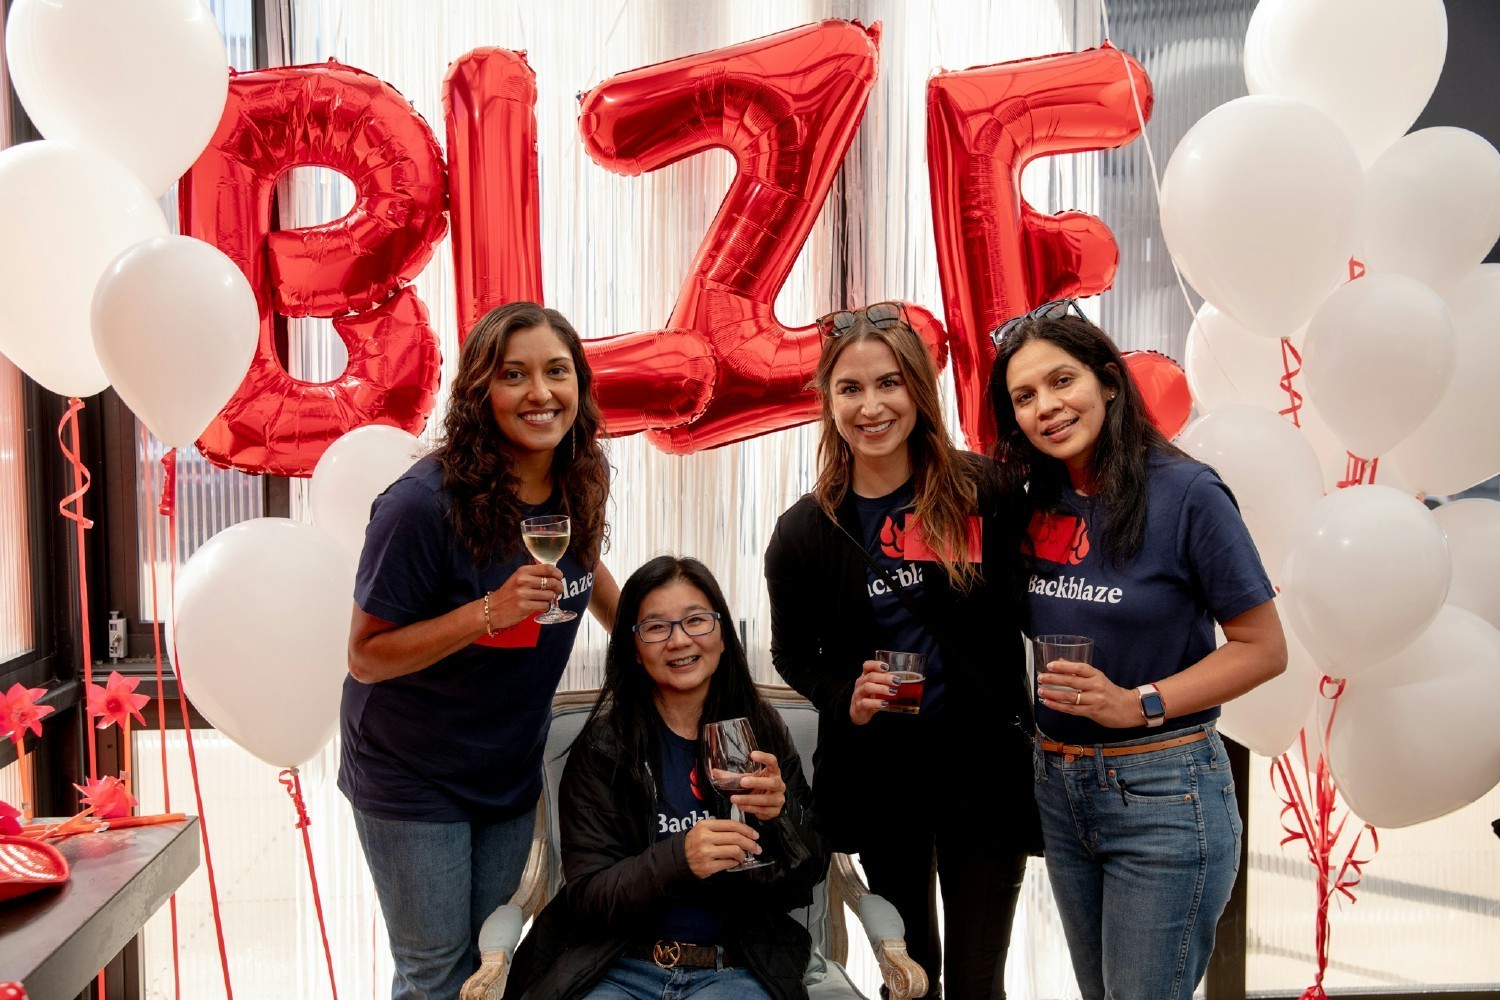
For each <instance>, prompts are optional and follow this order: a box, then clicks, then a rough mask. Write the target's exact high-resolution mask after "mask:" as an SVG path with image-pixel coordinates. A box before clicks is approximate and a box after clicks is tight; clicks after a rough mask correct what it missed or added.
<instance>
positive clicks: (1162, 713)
mask: <svg viewBox="0 0 1500 1000" xmlns="http://www.w3.org/2000/svg"><path fill="white" fill-rule="evenodd" d="M1135 693H1136V694H1138V695H1140V696H1141V714H1142V715H1144V716H1145V717H1146V725H1147V726H1148V727H1151V728H1154V727H1156V726H1159V725H1161V724H1162V723H1163V722H1166V721H1167V703H1166V702H1164V701H1162V699H1161V692H1160V691H1158V690H1156V685H1155V684H1142V685H1141V686H1140V687H1138V688H1136V689H1135Z"/></svg>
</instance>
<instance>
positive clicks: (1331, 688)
mask: <svg viewBox="0 0 1500 1000" xmlns="http://www.w3.org/2000/svg"><path fill="white" fill-rule="evenodd" d="M1344 686H1345V681H1344V680H1343V679H1339V678H1332V677H1323V678H1322V679H1321V680H1320V681H1319V684H1318V690H1319V693H1320V694H1321V695H1322V696H1323V697H1325V698H1328V699H1329V700H1330V701H1332V702H1333V705H1332V707H1331V708H1330V710H1329V713H1328V721H1327V722H1326V723H1325V724H1324V730H1323V746H1325V747H1326V746H1327V745H1328V741H1329V738H1330V737H1331V735H1332V732H1333V720H1334V717H1335V716H1336V714H1337V713H1338V699H1339V696H1340V695H1342V694H1343V692H1344ZM1298 739H1299V741H1300V747H1301V750H1302V760H1303V776H1304V778H1305V781H1306V785H1305V787H1306V792H1304V785H1303V783H1302V782H1299V781H1298V780H1297V774H1296V771H1295V769H1294V768H1293V767H1292V764H1291V759H1290V755H1288V754H1282V755H1281V756H1279V757H1277V758H1275V759H1274V760H1273V761H1272V762H1271V787H1272V788H1273V789H1274V790H1275V792H1276V794H1277V795H1278V796H1279V797H1280V798H1281V801H1282V808H1281V825H1282V829H1283V830H1284V831H1285V832H1286V834H1287V836H1285V837H1283V838H1282V840H1281V843H1282V845H1283V846H1285V845H1286V844H1289V843H1292V842H1293V841H1296V840H1301V841H1304V842H1305V843H1306V845H1307V859H1308V861H1309V863H1311V864H1312V866H1313V871H1314V873H1315V876H1316V883H1317V886H1316V891H1317V899H1318V906H1317V914H1316V917H1315V921H1314V939H1315V946H1316V956H1317V969H1316V973H1315V976H1314V979H1313V984H1312V985H1311V986H1309V987H1308V988H1307V989H1306V990H1304V991H1303V992H1302V995H1301V1000H1327V996H1328V994H1327V991H1326V990H1325V989H1324V987H1323V979H1324V976H1325V975H1326V974H1327V971H1328V946H1329V939H1330V936H1331V928H1330V926H1329V922H1328V904H1329V902H1330V901H1331V900H1332V899H1333V896H1334V894H1335V893H1338V894H1339V895H1342V896H1343V897H1344V898H1346V899H1348V900H1349V901H1350V902H1351V903H1352V902H1355V901H1356V899H1355V895H1354V889H1355V887H1357V886H1358V885H1359V883H1360V881H1361V880H1362V879H1363V877H1364V866H1365V865H1367V864H1369V863H1370V861H1371V860H1373V859H1374V856H1375V853H1376V852H1378V851H1379V850H1380V835H1379V833H1378V832H1377V831H1376V830H1375V828H1374V827H1372V826H1370V825H1369V824H1368V823H1365V824H1363V825H1362V827H1361V829H1360V831H1359V832H1358V833H1357V834H1355V835H1354V840H1353V841H1352V842H1351V843H1350V845H1349V848H1348V850H1347V851H1346V852H1345V854H1344V860H1343V862H1342V863H1340V864H1339V865H1338V866H1337V868H1335V866H1334V864H1333V860H1332V858H1333V852H1334V848H1335V847H1336V846H1337V845H1338V843H1339V841H1340V839H1341V838H1342V837H1343V834H1344V829H1345V827H1346V825H1347V824H1348V821H1349V820H1350V819H1351V818H1352V817H1353V815H1354V814H1353V813H1351V812H1349V811H1348V810H1347V809H1345V810H1344V812H1343V814H1342V815H1339V814H1338V811H1339V801H1338V789H1337V787H1336V786H1335V785H1334V781H1333V772H1332V770H1331V769H1330V768H1329V766H1328V758H1327V755H1326V754H1324V753H1322V752H1319V754H1318V756H1317V759H1316V762H1315V763H1310V762H1309V755H1308V752H1307V731H1306V729H1304V730H1303V731H1302V732H1301V733H1299V734H1298ZM1288 814H1291V817H1292V819H1293V820H1295V825H1293V823H1291V822H1288V818H1287V817H1288ZM1366 834H1368V835H1369V839H1370V846H1369V854H1368V855H1367V856H1361V855H1360V845H1361V844H1362V843H1364V840H1365V836H1366Z"/></svg>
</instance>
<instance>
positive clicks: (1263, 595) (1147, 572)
mask: <svg viewBox="0 0 1500 1000" xmlns="http://www.w3.org/2000/svg"><path fill="white" fill-rule="evenodd" d="M1106 523H1107V520H1106V515H1105V511H1104V508H1103V506H1102V504H1099V503H1098V502H1097V498H1095V497H1089V496H1080V495H1079V494H1078V493H1077V492H1075V491H1074V490H1073V489H1072V488H1070V487H1065V488H1064V490H1063V496H1062V501H1061V504H1060V506H1059V509H1058V510H1057V511H1055V512H1052V513H1046V514H1041V513H1039V514H1037V515H1035V516H1034V517H1033V518H1032V521H1031V525H1030V535H1031V541H1032V545H1033V548H1034V550H1035V553H1036V567H1035V570H1034V572H1033V573H1032V576H1031V580H1030V583H1029V584H1028V587H1027V590H1028V594H1027V601H1028V604H1029V607H1030V611H1031V626H1032V633H1031V634H1032V635H1053V634H1070V635H1084V636H1088V637H1090V638H1092V639H1093V640H1094V666H1095V667H1098V668H1099V670H1101V671H1102V672H1103V673H1104V674H1105V676H1107V677H1108V678H1109V679H1110V680H1111V681H1113V682H1114V683H1116V684H1118V685H1119V686H1120V687H1123V688H1136V687H1139V686H1140V685H1142V684H1152V683H1155V682H1156V681H1159V680H1161V679H1162V678H1164V677H1170V676H1172V675H1173V674H1176V673H1179V672H1180V671H1183V670H1185V669H1187V668H1188V667H1190V666H1192V665H1193V664H1195V663H1197V662H1198V661H1199V660H1201V659H1203V658H1204V657H1205V656H1207V655H1208V654H1209V653H1211V652H1213V650H1214V648H1215V644H1214V622H1216V621H1219V622H1224V621H1228V620H1229V619H1231V618H1234V617H1235V616H1236V615H1239V614H1242V613H1243V612H1246V611H1249V610H1250V609H1251V608H1254V607H1257V606H1259V605H1261V604H1264V603H1265V602H1266V601H1269V600H1271V598H1273V597H1274V596H1275V595H1276V592H1275V590H1274V589H1273V588H1272V587H1271V581H1270V580H1269V579H1268V578H1267V577H1266V571H1265V569H1264V568H1263V567H1262V565H1261V561H1260V555H1259V553H1257V552H1256V550H1255V543H1254V542H1252V541H1251V540H1250V532H1249V531H1248V530H1247V529H1246V528H1245V522H1244V520H1243V519H1242V518H1241V517H1240V512H1239V508H1238V506H1236V504H1235V501H1234V496H1233V494H1231V493H1230V492H1229V487H1227V486H1225V485H1224V483H1223V481H1221V480H1220V479H1219V477H1218V476H1217V475H1215V474H1214V471H1213V470H1212V469H1210V468H1209V467H1208V466H1206V465H1203V464H1201V463H1199V462H1194V461H1192V460H1190V459H1185V458H1180V457H1177V456H1174V455H1164V454H1161V453H1160V452H1155V451H1153V452H1152V453H1151V455H1150V457H1149V460H1148V467H1147V478H1146V526H1145V532H1144V535H1143V538H1142V541H1141V548H1140V551H1139V552H1137V553H1136V555H1135V556H1134V557H1132V558H1131V559H1129V560H1127V561H1126V562H1125V564H1124V565H1123V566H1117V565H1115V564H1114V563H1113V562H1111V561H1110V560H1109V558H1108V557H1107V556H1106V555H1105V554H1104V552H1103V551H1102V549H1101V544H1100V543H1101V539H1102V538H1103V535H1104V528H1105V525H1106ZM1043 666H1044V665H1043V664H1037V665H1036V667H1037V670H1038V671H1040V670H1041V668H1042V667H1043ZM1170 710H1171V706H1170V705H1169V706H1168V711H1170ZM1036 715H1037V719H1036V721H1037V728H1038V729H1040V730H1041V731H1042V732H1043V733H1044V734H1046V735H1047V736H1049V737H1051V738H1053V739H1057V740H1062V741H1064V742H1067V743H1083V744H1091V743H1114V742H1119V741H1121V740H1132V739H1136V738H1138V737H1141V736H1147V735H1152V734H1157V733H1161V732H1163V729H1161V728H1158V729H1148V728H1146V727H1145V726H1144V725H1142V726H1140V727H1137V728H1132V729H1108V728H1106V727H1104V726H1101V725H1099V724H1098V723H1096V722H1094V721H1092V720H1090V719H1083V718H1079V717H1077V716H1072V715H1065V714H1063V713H1061V712H1054V711H1052V710H1050V709H1048V708H1045V707H1043V706H1042V704H1041V702H1040V701H1038V702H1037V703H1036ZM1218 715H1219V709H1218V708H1217V707H1215V708H1210V709H1207V710H1205V711H1202V712H1197V713H1194V714H1192V715H1185V716H1174V717H1173V718H1170V719H1168V720H1167V722H1166V726H1165V728H1166V729H1167V730H1172V729H1184V728H1188V727H1190V726H1195V725H1200V724H1202V723H1204V722H1208V721H1210V720H1212V719H1216V718H1218Z"/></svg>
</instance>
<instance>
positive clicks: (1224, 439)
mask: <svg viewBox="0 0 1500 1000" xmlns="http://www.w3.org/2000/svg"><path fill="white" fill-rule="evenodd" d="M1177 445H1178V446H1179V447H1181V448H1182V450H1183V451H1186V452H1187V453H1188V454H1189V455H1192V456H1193V457H1194V458H1196V459H1198V461H1200V462H1206V463H1208V464H1209V465H1211V466H1213V467H1214V469H1215V470H1216V471H1217V472H1218V473H1219V478H1221V479H1223V480H1224V482H1225V483H1227V484H1228V485H1229V488H1230V489H1231V490H1233V491H1234V495H1235V499H1236V500H1238V501H1239V505H1240V513H1241V514H1242V515H1243V516H1244V518H1245V526H1246V527H1248V528H1249V529H1250V536H1251V537H1252V538H1253V539H1255V547H1256V548H1257V549H1258V550H1259V551H1260V557H1261V561H1262V562H1263V563H1264V564H1265V566H1266V571H1267V575H1269V576H1270V577H1271V580H1272V582H1275V581H1276V580H1277V578H1278V576H1279V575H1280V573H1281V562H1282V560H1283V559H1284V558H1285V556H1286V548H1287V542H1288V540H1289V539H1290V537H1291V534H1292V530H1293V528H1295V526H1296V525H1297V522H1298V520H1299V519H1300V518H1301V516H1302V514H1303V512H1305V511H1306V510H1307V509H1308V508H1309V507H1311V506H1312V505H1313V504H1315V503H1317V502H1318V500H1320V499H1321V498H1322V496H1323V473H1322V470H1321V469H1320V468H1319V467H1318V456H1317V455H1315V454H1313V450H1312V446H1311V445H1310V444H1308V443H1307V439H1306V437H1305V436H1303V434H1302V432H1301V431H1299V430H1298V429H1297V428H1296V427H1293V426H1292V424H1291V422H1290V421H1288V420H1287V419H1286V418H1285V417H1281V416H1278V415H1277V414H1275V413H1272V412H1271V411H1269V410H1263V409H1260V408H1259V407H1255V406H1248V405H1246V404H1243V403H1239V404H1234V405H1231V406H1226V407H1223V408H1221V409H1218V410H1214V411H1213V412H1211V413H1206V414H1204V415H1203V416H1201V417H1199V418H1198V419H1197V420H1195V421H1193V422H1192V423H1191V424H1189V425H1188V426H1187V428H1186V429H1184V430H1183V432H1182V434H1180V435H1179V436H1178V438H1177Z"/></svg>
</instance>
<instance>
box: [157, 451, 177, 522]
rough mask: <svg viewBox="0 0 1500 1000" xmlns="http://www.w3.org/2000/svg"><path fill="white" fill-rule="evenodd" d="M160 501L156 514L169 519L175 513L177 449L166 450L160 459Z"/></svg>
mask: <svg viewBox="0 0 1500 1000" xmlns="http://www.w3.org/2000/svg"><path fill="white" fill-rule="evenodd" d="M161 468H162V478H161V501H160V502H159V503H157V505H156V512H157V513H158V514H160V515H161V516H162V517H171V516H172V515H173V514H174V513H176V511H177V449H176V448H168V449H167V453H166V454H165V455H163V456H162V457H161Z"/></svg>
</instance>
